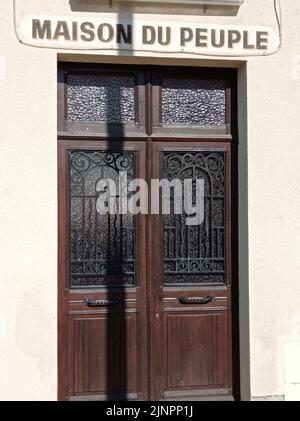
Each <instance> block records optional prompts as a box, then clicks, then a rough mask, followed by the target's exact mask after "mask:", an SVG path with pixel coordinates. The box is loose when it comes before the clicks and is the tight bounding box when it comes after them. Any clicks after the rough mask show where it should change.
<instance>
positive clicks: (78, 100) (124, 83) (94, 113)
mask: <svg viewBox="0 0 300 421" xmlns="http://www.w3.org/2000/svg"><path fill="white" fill-rule="evenodd" d="M67 100H68V120H69V121H88V122H89V121H91V122H100V123H134V118H135V115H134V78H133V77H130V76H102V75H78V74H70V75H69V76H68V98H67Z"/></svg>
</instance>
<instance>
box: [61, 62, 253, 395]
mask: <svg viewBox="0 0 300 421" xmlns="http://www.w3.org/2000/svg"><path fill="white" fill-rule="evenodd" d="M122 66H123V68H124V70H125V71H126V69H128V68H129V69H132V68H135V69H140V70H142V71H144V72H145V73H147V69H150V70H153V69H155V70H161V71H166V70H168V69H169V68H170V66H161V65H160V66H155V65H154V66H152V65H144V66H143V65H138V66H137V65H134V66H132V65H128V64H122ZM97 67H98V68H99V67H100V68H105V69H107V71H110V69H116V68H115V66H114V65H106V64H101V63H99V64H91V65H89V64H78V63H65V64H64V63H61V64H60V65H59V78H58V81H60V82H61V75H62V73H63V72H64V70H65V69H66V68H67V69H77V70H78V69H80V70H81V71H91V69H95V68H97ZM118 68H119V66H118ZM172 69H174V70H175V71H176V72H177V71H179V72H185V73H191V72H192V71H193V69H192V68H190V67H178V66H172ZM197 71H199V72H201V74H203V76H205V75H207V74H211V72H212V71H213V73H214V72H215V73H216V74H217V75H219V76H220V77H221V76H222V75H224V76H226V77H227V78H228V77H229V78H230V80H231V95H230V98H227V99H229V100H230V115H227V118H228V119H229V120H228V121H229V124H230V127H231V134H224V135H220V136H218V135H216V136H210V135H208V134H207V133H206V134H205V133H203V134H200V133H199V134H197V135H190V136H188V140H189V141H190V142H191V144H192V143H193V142H199V141H201V142H203V144H204V143H205V140H207V141H208V142H209V144H210V145H212V144H213V143H214V142H216V144H217V142H220V141H221V142H222V141H225V140H226V141H228V142H229V143H231V145H232V168H231V173H232V185H231V188H232V203H231V209H232V222H233V223H232V226H231V229H232V231H231V234H232V239H233V241H232V254H233V255H234V256H236V258H235V259H232V316H233V320H232V341H233V343H232V380H233V394H234V398H235V399H236V400H240V399H241V379H240V320H239V317H240V312H239V279H238V273H239V266H238V262H239V256H238V251H239V246H238V233H239V232H238V226H239V224H238V115H237V71H236V69H225V68H224V69H219V68H218V69H215V68H213V70H212V69H209V68H201V67H197ZM58 85H59V86H58V98H59V101H58V115H61V114H62V113H63V115H65V106H66V104H65V102H64V101H63V99H62V95H61V94H62V86H61V85H60V84H58ZM63 89H65V88H63ZM227 95H228V94H227ZM146 96H147V97H148V98H149V97H150V96H151V83H150V80H149V78H147V80H146ZM231 116H232V118H231ZM152 119H153V115H152V109H151V107H149V109H148V110H146V116H145V124H146V130H145V131H146V133H145V135H135V136H133V137H131V139H132V140H133V141H134V142H135V143H138V142H139V140H143V141H145V140H148V141H149V143H155V142H164V141H168V142H169V141H170V140H172V141H173V142H174V143H176V142H180V141H182V140H184V139H186V136H182V137H176V138H174V137H173V133H171V132H170V133H169V134H162V133H161V135H159V134H158V135H157V137H156V136H151V134H150V131H149V126H150V122H152ZM79 139H80V140H86V141H87V140H90V141H91V142H95V141H97V140H98V141H99V140H105V141H107V139H108V136H103V135H97V134H94V135H88V136H86V137H85V136H83V135H82V133H81V135H76V134H74V133H62V132H61V131H58V149H60V147H59V146H60V142H64V141H66V140H70V141H72V140H73V141H74V143H76V141H77V140H79ZM118 140H120V138H118V137H117V135H116V137H115V138H111V139H110V140H109V141H110V142H116V141H118ZM128 141H129V138H128V140H126V142H128ZM95 143H96V142H95ZM141 143H142V142H141ZM95 147H96V144H95ZM149 149H150V146H148V147H147V165H146V170H147V175H148V177H149V175H150V172H151V155H150V153H149ZM63 167H65V168H66V166H65V165H62V155H61V152H58V174H59V176H58V348H57V352H58V399H59V400H64V399H65V388H66V382H67V378H66V370H67V365H66V358H67V352H68V349H67V336H66V335H65V332H66V331H65V328H66V326H65V322H66V320H67V318H66V306H65V281H66V271H65V267H64V261H65V258H66V256H67V255H68V244H67V241H66V238H64V237H65V236H64V234H63V233H64V229H65V227H64V223H63V220H64V215H65V209H64V208H63V206H62V203H66V197H65V196H64V195H65V192H64V189H63V188H62V186H63V184H65V183H66V182H67V177H68V174H67V173H66V171H65V170H64V169H63ZM147 218H148V223H147V228H146V230H147V234H149V236H148V238H149V241H148V250H151V246H152V244H151V241H152V240H151V234H150V223H151V222H150V218H151V215H150V216H147ZM148 265H149V266H150V265H151V256H150V260H149V262H147V265H146V266H147V267H149V266H148ZM147 272H148V270H147ZM149 300H150V296H149V297H148V298H147V307H148V308H147V311H150V309H149ZM149 316H150V315H149ZM149 316H148V317H149ZM149 320H150V317H149ZM247 335H249V332H247ZM150 383H151V375H150V376H149V385H148V390H149V389H150Z"/></svg>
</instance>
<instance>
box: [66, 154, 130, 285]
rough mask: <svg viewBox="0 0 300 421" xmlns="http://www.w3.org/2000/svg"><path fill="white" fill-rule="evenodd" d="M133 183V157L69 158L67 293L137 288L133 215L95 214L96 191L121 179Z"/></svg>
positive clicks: (97, 156) (79, 156)
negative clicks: (103, 182)
mask: <svg viewBox="0 0 300 421" xmlns="http://www.w3.org/2000/svg"><path fill="white" fill-rule="evenodd" d="M121 171H126V172H127V180H128V182H130V181H131V180H132V179H133V178H134V153H131V152H130V153H128V152H107V151H71V152H70V212H71V215H70V216H71V218H70V220H71V226H70V234H71V238H70V275H71V276H70V287H71V288H86V287H89V288H90V287H98V286H119V285H129V286H130V285H134V284H135V219H134V216H133V215H131V214H126V215H122V214H120V212H118V209H117V211H116V213H115V214H109V213H106V214H100V213H98V212H97V208H96V202H97V199H98V193H97V191H98V189H97V185H98V183H99V182H100V180H103V179H112V180H113V181H114V182H115V184H116V186H117V198H118V197H119V194H120V192H119V191H118V188H119V175H120V172H121Z"/></svg>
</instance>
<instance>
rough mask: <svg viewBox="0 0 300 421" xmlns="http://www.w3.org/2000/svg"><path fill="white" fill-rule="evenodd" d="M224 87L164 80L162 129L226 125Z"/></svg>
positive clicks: (222, 84) (215, 83)
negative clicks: (176, 126) (177, 126)
mask: <svg viewBox="0 0 300 421" xmlns="http://www.w3.org/2000/svg"><path fill="white" fill-rule="evenodd" d="M225 94H226V87H225V82H224V81H222V80H210V79H208V80H201V79H182V78H164V79H163V85H162V123H163V125H179V126H183V125H194V126H222V125H225V124H226V95H225Z"/></svg>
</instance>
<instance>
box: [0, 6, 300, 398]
mask: <svg viewBox="0 0 300 421" xmlns="http://www.w3.org/2000/svg"><path fill="white" fill-rule="evenodd" d="M41 3H42V5H41ZM82 3H84V2H79V1H75V0H72V1H70V2H69V0H64V1H62V0H52V1H51V2H49V1H47V2H46V1H45V0H44V1H43V2H40V1H37V0H26V1H25V0H17V5H19V8H18V10H19V12H20V13H21V15H22V14H23V13H25V12H26V13H43V14H47V13H48V14H52V15H70V13H76V14H77V15H78V14H80V13H81V12H78V11H77V12H71V11H70V4H71V5H72V7H73V8H74V7H75V8H76V7H77V6H78V5H79V4H82ZM87 3H88V5H89V7H92V6H90V5H91V3H92V2H87ZM282 3H283V4H282V9H283V45H282V49H281V51H280V52H279V53H277V54H276V55H274V56H270V57H259V58H250V59H249V60H246V59H244V61H245V62H244V63H242V62H241V60H239V61H236V62H232V61H225V60H224V59H222V58H220V59H216V58H214V60H213V61H211V62H209V63H208V62H207V61H203V60H201V57H200V58H199V57H198V58H195V57H186V56H185V57H183V58H182V57H180V55H177V57H175V56H173V58H170V57H168V59H167V60H165V59H164V58H163V57H162V55H157V56H156V58H154V59H153V58H151V55H152V56H153V54H150V53H143V54H135V57H131V58H128V59H127V58H125V57H118V58H117V57H116V58H112V57H109V56H108V53H106V57H103V56H101V52H98V53H97V52H93V53H92V55H91V54H88V52H87V53H85V54H86V57H85V60H89V61H91V60H94V61H101V60H103V61H123V62H142V63H153V62H155V63H162V64H163V63H166V64H182V65H185V64H186V65H193V66H201V65H204V64H205V65H208V64H209V65H218V66H224V65H230V66H232V65H233V66H236V67H239V68H240V73H239V88H240V91H239V92H240V96H239V105H240V109H239V124H240V165H239V169H240V222H241V231H240V243H241V245H240V247H241V250H240V259H241V262H240V263H241V267H240V275H241V276H240V278H241V279H240V281H241V284H242V285H243V288H242V296H241V311H242V313H243V314H247V312H248V310H247V300H248V298H249V300H250V357H251V379H250V380H251V395H252V396H253V397H258V396H268V395H270V396H271V395H284V394H286V398H287V399H292V398H298V399H300V397H299V396H300V393H299V390H298V389H299V387H300V386H299V384H300V368H299V352H298V351H299V343H300V342H299V341H300V282H299V280H298V277H299V273H300V258H299V244H300V224H299V221H298V216H299V214H300V189H299V163H300V118H299V110H300V66H299V69H298V67H297V60H298V59H299V62H300V57H298V58H297V55H299V56H300V36H299V21H300V4H298V3H299V2H298V1H295V0H284V1H282ZM272 4H273V1H272V0H251V1H250V0H245V4H244V5H243V6H242V7H241V9H240V12H239V14H238V15H237V16H227V17H222V18H220V17H214V16H206V17H203V20H205V22H206V21H207V22H216V23H220V22H224V23H233V24H252V25H258V24H263V25H275V21H274V15H273V13H272ZM23 5H25V6H23ZM149 19H150V20H152V21H153V19H155V16H154V15H151V16H150V17H149ZM197 19H200V18H199V17H198V18H197ZM180 20H181V21H182V20H183V18H182V16H180ZM59 53H61V52H59V51H56V50H49V49H39V48H33V47H27V46H24V45H21V44H20V43H18V42H17V39H16V36H15V33H14V28H13V10H12V1H10V0H3V1H2V2H1V5H0V93H1V101H0V123H1V126H0V127H1V135H0V136H1V141H0V180H1V182H0V193H1V198H2V200H1V207H0V224H1V240H2V242H1V246H0V256H1V258H0V259H1V260H0V285H1V296H2V300H1V306H0V355H1V362H0V399H2V400H3V399H31V400H40V399H50V400H51V399H52V400H54V399H56V388H57V374H56V371H57V358H56V346H57V331H56V323H57V304H56V299H57V273H56V266H57V213H56V208H57V193H56V183H57V166H56V165H57V164H56V69H57V60H58V57H62V56H58V54H59ZM70 53H71V52H70ZM73 54H74V52H73ZM111 54H112V55H115V53H111ZM139 56H140V57H139ZM142 56H143V57H144V58H143V57H142ZM63 57H64V59H69V60H71V59H76V60H83V59H82V56H79V55H78V53H77V54H76V56H74V55H72V56H69V55H68V53H67V52H64V55H63ZM216 60H217V61H216ZM247 162H248V175H247ZM247 176H248V179H247ZM247 196H248V199H247ZM247 200H248V201H247ZM247 213H248V218H249V227H248V230H249V280H248V273H247V272H248V271H247V247H248V241H247ZM248 282H249V295H248V294H247V283H248ZM242 329H244V327H242ZM241 347H242V349H247V341H244V340H243V342H242V344H241ZM297 364H298V365H297Z"/></svg>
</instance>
